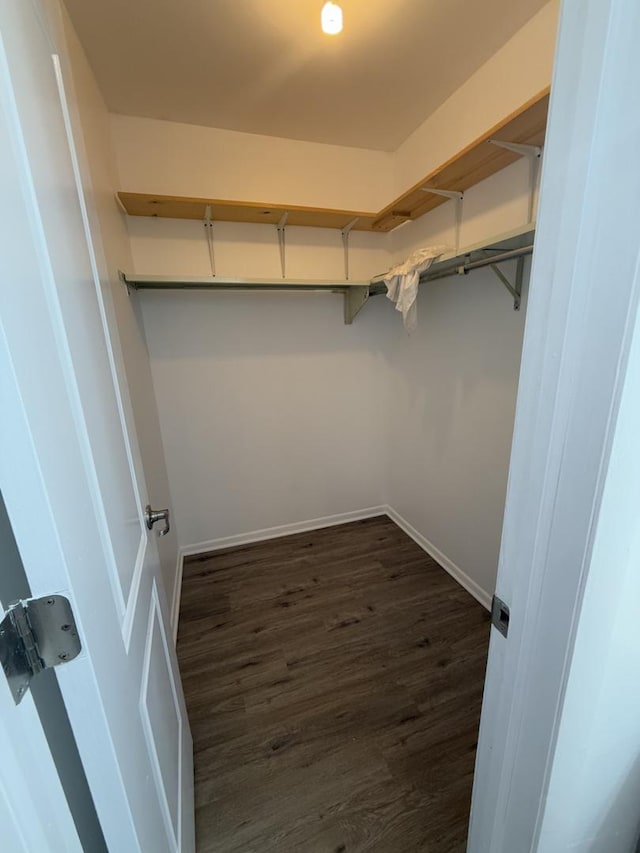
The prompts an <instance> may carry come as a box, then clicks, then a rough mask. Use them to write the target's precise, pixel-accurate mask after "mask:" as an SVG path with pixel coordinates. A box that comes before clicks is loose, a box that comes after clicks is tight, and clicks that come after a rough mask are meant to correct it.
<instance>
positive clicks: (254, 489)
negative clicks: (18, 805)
mask: <svg viewBox="0 0 640 853" xmlns="http://www.w3.org/2000/svg"><path fill="white" fill-rule="evenodd" d="M130 231H131V239H132V246H133V253H134V260H135V265H136V269H137V270H138V271H145V272H149V273H161V272H166V273H167V274H170V273H173V272H181V271H182V272H184V273H187V274H189V273H190V274H194V275H197V274H205V273H206V272H207V271H208V255H207V249H206V245H205V240H204V235H203V233H202V227H201V226H200V225H199V224H198V223H193V222H176V221H172V220H149V219H132V220H131V221H130ZM265 231H266V232H267V233H265ZM272 232H274V233H272ZM215 239H216V253H217V258H216V263H217V268H218V270H219V271H220V273H221V274H225V272H226V273H231V272H233V273H235V274H238V275H241V276H251V275H256V274H261V273H262V274H263V275H266V276H275V277H277V276H278V273H279V255H278V249H277V243H276V236H275V229H271V228H270V229H265V228H264V226H259V225H257V226H256V225H247V226H238V225H231V224H225V223H220V224H218V225H216V238H215ZM374 242H375V237H374V236H372V235H368V234H358V235H354V239H353V243H354V247H353V251H352V255H351V266H352V270H353V276H354V277H355V278H357V277H360V276H362V277H370V276H371V275H372V274H373V273H374V271H376V270H379V269H385V268H386V267H387V266H388V263H389V257H388V253H387V252H386V251H385V250H384V248H381V247H378V248H376V247H374V246H372V244H373V243H374ZM287 266H288V267H289V268H290V270H291V274H292V275H295V274H296V271H298V274H302V275H305V274H306V275H307V276H309V275H310V274H313V275H314V276H317V277H319V278H322V277H325V276H326V277H331V276H336V275H340V274H341V266H342V248H341V246H340V245H339V235H338V237H337V238H336V235H334V234H332V233H331V232H327V231H320V230H317V229H290V232H288V234H287ZM141 303H142V309H143V314H144V322H145V329H146V334H147V341H148V345H149V351H150V353H151V364H152V370H153V378H154V384H155V389H156V398H157V400H158V406H159V411H160V421H161V425H162V433H163V439H164V445H165V448H166V452H167V464H168V469H169V478H170V481H171V487H172V493H173V496H174V501H175V508H176V521H177V526H178V530H179V535H180V544H181V545H183V546H193V545H195V544H197V543H202V542H205V543H206V542H207V541H210V540H212V539H218V538H224V537H227V536H234V535H238V534H244V533H247V532H250V531H254V530H259V529H263V528H268V527H274V526H278V525H287V524H293V523H298V522H303V521H307V520H309V519H315V518H319V517H324V516H328V515H334V514H337V513H343V512H352V511H355V510H360V509H362V508H364V507H369V506H372V505H378V504H380V503H381V502H382V499H383V484H382V482H381V470H382V468H381V460H382V457H383V453H384V449H385V448H384V437H385V431H384V421H385V417H386V406H387V397H386V389H387V385H386V366H385V358H384V354H383V353H382V341H383V339H384V334H385V332H384V328H383V326H384V324H385V321H386V319H387V318H386V316H385V314H386V312H385V310H384V309H385V308H387V306H386V305H384V304H382V301H381V300H380V301H379V302H378V304H377V305H376V304H373V305H370V306H368V307H367V309H366V317H364V316H362V317H358V318H357V319H356V321H355V323H354V324H353V325H352V326H345V325H344V324H343V319H342V311H343V305H342V297H341V296H340V295H338V294H331V293H322V294H317V293H316V294H299V293H294V294H284V293H262V294H259V293H217V294H211V293H202V292H186V293H185V292H178V293H176V292H164V293H159V292H148V293H143V294H141Z"/></svg>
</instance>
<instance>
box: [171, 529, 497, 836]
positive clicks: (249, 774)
mask: <svg viewBox="0 0 640 853" xmlns="http://www.w3.org/2000/svg"><path fill="white" fill-rule="evenodd" d="M488 637H489V622H488V614H487V613H486V611H485V610H484V609H483V608H482V607H481V606H480V605H479V604H478V603H477V602H476V601H475V600H474V599H473V598H472V597H471V596H470V595H469V594H468V593H467V592H465V590H463V589H462V588H461V587H460V586H458V584H457V583H456V582H455V581H454V580H452V579H451V578H450V577H449V575H448V574H447V573H446V572H445V571H444V570H443V569H442V568H440V566H438V564H437V563H435V562H434V561H433V560H431V559H430V558H429V557H428V556H427V555H426V554H425V553H424V551H422V550H421V549H420V548H419V547H418V546H417V545H416V544H415V543H414V542H413V541H412V540H411V539H409V537H407V536H406V535H405V534H404V533H403V532H402V531H401V530H400V529H399V528H398V527H397V526H396V525H395V524H394V523H393V522H392V521H390V520H389V519H388V518H387V517H386V516H381V517H379V518H375V519H368V520H366V521H361V522H355V523H353V524H347V525H342V526H340V527H332V528H327V529H324V530H318V531H313V532H311V533H302V534H299V535H296V536H289V537H286V538H283V539H275V540H271V541H269V542H262V543H258V544H255V545H248V546H244V547H240V548H234V549H230V550H227V551H219V552H216V553H214V554H210V555H201V556H197V557H190V558H188V559H187V561H186V562H185V567H184V584H183V591H182V606H181V611H180V630H179V635H178V654H179V658H180V667H181V671H182V680H183V684H184V689H185V694H186V701H187V707H188V711H189V718H190V721H191V728H192V731H193V737H194V749H195V776H196V827H197V849H198V853H213V851H215V853H232V851H233V853H235V851H238V853H240V852H241V853H272V851H273V853H275V851H277V853H289V851H296V853H297V852H298V851H300V853H316V851H317V853H325V852H326V853H352V851H376V853H413V851H420V853H456V851H463V850H464V849H465V839H466V834H467V821H468V812H469V803H470V797H471V784H472V777H473V766H474V758H475V748H476V738H477V730H478V722H479V718H480V702H481V696H482V687H483V680H484V670H485V662H486V654H487V644H488Z"/></svg>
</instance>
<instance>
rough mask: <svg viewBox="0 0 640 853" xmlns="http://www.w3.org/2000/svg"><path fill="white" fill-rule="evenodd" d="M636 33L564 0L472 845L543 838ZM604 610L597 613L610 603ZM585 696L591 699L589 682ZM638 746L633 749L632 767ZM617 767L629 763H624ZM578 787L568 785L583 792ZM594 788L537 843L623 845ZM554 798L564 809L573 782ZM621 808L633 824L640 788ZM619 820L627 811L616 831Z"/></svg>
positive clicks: (603, 373) (575, 613)
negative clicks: (563, 828)
mask: <svg viewBox="0 0 640 853" xmlns="http://www.w3.org/2000/svg"><path fill="white" fill-rule="evenodd" d="M639 35H640V5H639V4H638V0H564V2H563V3H562V8H561V18H560V29H559V37H558V43H557V48H556V61H555V68H554V78H553V85H552V94H551V105H550V114H549V122H548V127H547V142H546V146H545V161H544V167H543V176H542V187H541V195H540V207H539V213H538V227H537V232H536V248H535V252H534V257H533V266H532V273H531V284H530V295H529V301H528V307H527V322H526V329H525V342H524V350H523V358H522V369H521V373H520V385H519V390H518V404H517V411H516V423H515V430H514V439H513V448H512V454H511V466H510V471H509V487H508V491H507V502H506V509H505V518H504V527H503V535H502V545H501V553H500V566H499V570H498V582H497V594H498V595H499V596H500V597H501V598H502V599H503V600H504V601H506V603H507V604H508V605H510V608H511V622H510V626H509V633H508V636H507V637H506V638H504V637H503V636H501V635H500V634H499V633H498V632H497V631H496V630H495V629H493V630H492V632H491V633H492V637H491V643H490V649H489V661H488V669H487V678H486V684H485V697H484V701H483V709H482V719H481V725H480V738H479V742H478V757H477V762H476V774H475V779H474V791H473V805H472V813H471V827H470V836H469V847H468V849H469V851H470V853H515V851H517V853H529V851H532V850H538V849H543V848H542V847H541V846H540V843H541V842H540V839H541V830H542V825H543V824H542V819H543V815H544V814H545V800H547V798H548V796H549V781H550V779H551V777H552V770H553V769H554V762H555V760H556V753H555V750H556V745H557V742H558V736H559V734H560V720H561V712H562V710H563V704H564V701H565V691H566V688H567V679H568V675H569V673H570V671H571V664H572V659H573V657H574V654H575V649H576V646H575V643H576V638H577V627H578V625H579V623H580V617H581V611H582V608H583V599H584V591H585V587H586V585H587V581H588V579H589V574H590V571H591V564H592V555H593V548H594V541H595V536H596V531H597V530H598V527H599V522H600V518H601V513H602V500H603V492H604V488H605V482H606V479H607V475H608V472H609V468H610V464H611V454H612V447H613V445H614V437H615V435H616V429H617V428H618V423H619V412H620V402H621V400H622V399H623V387H624V383H625V377H626V376H627V371H628V368H629V352H630V347H631V343H632V341H633V335H634V327H635V326H636V325H637V322H638V321H637V318H638V315H639V308H638V306H639V304H640V240H639V235H640V170H639V169H638V150H639V149H640V113H639V112H638V109H637V108H631V107H630V105H631V104H636V102H637V87H638V81H639V80H640V51H639V50H638V37H639ZM636 334H637V332H636ZM627 417H629V416H627ZM623 423H624V422H623ZM629 443H630V442H629ZM636 448H637V441H636ZM632 462H633V460H632V459H631V458H629V460H628V470H629V472H633V471H634V467H633V464H632ZM630 493H631V494H632V495H633V492H632V491H630ZM624 509H625V511H628V509H629V507H628V505H625V506H624ZM619 517H620V519H624V518H626V516H625V513H624V512H622V511H621V512H620V513H619ZM636 531H637V519H636V525H635V530H634V529H632V530H631V531H629V530H628V529H626V528H622V527H621V528H620V530H618V531H617V532H616V533H615V534H614V537H612V540H611V543H612V547H611V548H610V549H609V559H610V560H612V561H617V562H616V567H615V568H616V571H615V572H614V571H613V570H612V571H611V572H610V574H609V581H610V583H619V580H618V578H619V574H620V571H621V568H622V567H621V560H620V556H619V555H620V553H621V552H623V551H624V550H625V548H626V549H627V551H628V554H627V557H629V555H633V553H634V552H633V551H632V550H631V547H632V546H631V544H630V538H631V537H630V536H629V534H630V533H635V532H636ZM614 544H615V547H613V545H614ZM600 547H602V546H600ZM605 600H606V599H601V600H600V602H599V605H600V606H601V607H604V602H605ZM605 611H606V608H605V609H604V610H603V614H602V619H601V627H602V626H603V625H604V626H608V625H609V620H611V621H613V620H614V619H615V618H616V614H615V613H611V611H610V610H609V611H607V612H605ZM636 623H637V619H636ZM594 641H595V634H592V635H591V636H587V638H586V641H585V640H583V642H584V643H585V645H584V646H583V649H582V650H583V653H584V648H585V647H588V645H589V643H590V642H591V643H594ZM607 642H608V640H607ZM594 647H595V646H594ZM605 648H608V646H605ZM599 653H600V650H599ZM599 653H598V654H599ZM599 659H600V657H598V655H596V654H594V655H592V656H591V657H590V658H589V660H590V661H597V660H599ZM629 660H630V661H631V662H632V661H633V657H632V656H630V658H629ZM629 672H630V673H631V674H630V676H629V677H630V678H631V679H632V680H633V678H636V676H637V673H635V672H632V670H630V671H629ZM591 698H592V700H593V704H596V702H597V701H598V696H597V694H595V693H594V695H593V696H592V697H591ZM609 701H612V699H611V697H609ZM627 710H628V709H627ZM587 719H588V718H587ZM614 725H615V723H614ZM581 726H582V728H581V729H580V730H581V732H583V733H584V732H585V731H589V735H588V737H586V738H585V740H584V742H583V743H581V744H579V747H578V749H577V750H576V751H575V752H574V753H573V755H572V757H573V758H574V759H575V763H574V764H571V765H570V766H572V767H573V769H574V770H575V772H576V775H575V779H573V780H571V782H572V783H575V790H581V788H580V783H581V781H582V780H581V779H580V778H579V774H584V773H585V772H586V769H587V767H588V763H587V761H586V756H587V755H588V753H589V749H590V748H591V747H592V746H593V741H594V740H595V739H596V731H595V729H591V730H589V728H588V726H587V725H586V723H585V722H584V720H581ZM623 736H624V735H623ZM589 740H591V743H589V742H588V741H589ZM620 743H624V741H623V740H620ZM636 749H637V747H636V745H635V744H634V750H636ZM635 755H636V752H635V751H633V750H631V749H629V751H628V765H629V768H630V767H631V765H632V762H633V760H634V759H635ZM616 760H617V754H616V755H607V756H606V762H603V763H604V764H608V765H609V770H610V771H611V767H612V765H613V764H614V762H615V761H616ZM615 770H616V771H617V772H620V774H621V775H622V773H623V772H624V773H626V772H627V766H626V765H619V766H617V767H616V768H615ZM612 776H614V773H612V772H610V776H609V779H610V778H611V777H612ZM603 781H604V780H603ZM599 787H600V790H601V791H607V790H609V789H608V788H606V787H605V785H604V784H600V785H599ZM575 790H572V791H571V793H570V794H567V797H566V799H567V800H568V801H571V804H572V805H573V806H575V805H576V799H577V796H576V794H575ZM563 793H564V792H563ZM614 800H615V797H612V801H611V802H610V803H608V804H607V806H608V808H612V806H613V805H614ZM596 801H597V800H596ZM586 802H587V801H586V799H583V800H582V801H581V802H580V803H579V804H578V809H580V808H581V809H582V811H583V817H584V823H585V824H591V823H593V826H590V831H591V837H589V838H588V839H585V838H583V839H581V843H580V844H578V842H577V841H576V842H575V843H571V844H570V846H568V845H567V844H564V843H562V845H561V846H555V847H544V849H553V850H558V851H560V850H569V849H571V850H572V851H578V850H580V851H582V850H587V849H588V850H589V851H593V853H595V851H600V850H607V851H612V850H613V849H614V845H612V844H609V843H607V842H605V844H604V846H603V841H602V838H601V837H600V839H599V840H598V839H596V833H597V832H598V829H599V827H598V826H597V820H598V818H599V815H597V814H596V813H595V811H594V809H593V807H592V806H593V801H591V803H590V805H589V806H585V803H586ZM549 805H551V806H553V807H555V810H556V815H563V816H566V815H567V813H568V809H567V802H566V801H565V798H564V797H563V796H561V797H559V798H557V799H556V801H555V802H551V803H549V802H547V808H548V807H549ZM628 811H629V812H631V813H632V817H633V820H634V822H637V815H638V811H639V808H638V806H637V804H635V803H633V804H632V805H630V806H629V809H628ZM578 813H579V811H578ZM615 814H616V813H615V812H614V811H611V815H612V816H615ZM572 816H575V812H574V814H573V815H572ZM627 820H628V815H625V816H624V817H622V816H618V841H617V842H616V845H617V844H619V843H621V841H622V839H624V838H625V833H626V832H627V831H628V826H626V825H625V821H627ZM569 823H570V821H568V820H567V821H565V824H566V825H569ZM636 828H637V825H636V826H634V827H633V829H634V830H635V829H636ZM547 842H548V839H547ZM615 849H616V850H617V849H619V848H618V847H617V846H615Z"/></svg>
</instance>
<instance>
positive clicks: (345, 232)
mask: <svg viewBox="0 0 640 853" xmlns="http://www.w3.org/2000/svg"><path fill="white" fill-rule="evenodd" d="M359 219H360V217H359V216H356V218H355V219H352V220H351V222H349V223H348V224H347V225H345V226H344V228H343V229H342V231H341V232H340V234H341V236H342V248H343V250H344V277H345V280H346V281H349V234H350V233H351V229H352V228H353V227H354V225H357V223H358V220H359Z"/></svg>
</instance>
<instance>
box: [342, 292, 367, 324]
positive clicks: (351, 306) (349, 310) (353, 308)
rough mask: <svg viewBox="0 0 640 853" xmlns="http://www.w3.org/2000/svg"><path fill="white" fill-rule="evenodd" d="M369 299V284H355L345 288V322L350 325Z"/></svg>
mask: <svg viewBox="0 0 640 853" xmlns="http://www.w3.org/2000/svg"><path fill="white" fill-rule="evenodd" d="M368 299H369V285H368V284H363V285H358V284H353V285H350V286H349V287H345V289H344V322H345V325H347V326H350V325H351V324H352V323H353V320H354V317H355V316H356V314H358V313H359V312H360V311H361V310H362V309H363V308H364V306H365V305H366V303H367V300H368Z"/></svg>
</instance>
